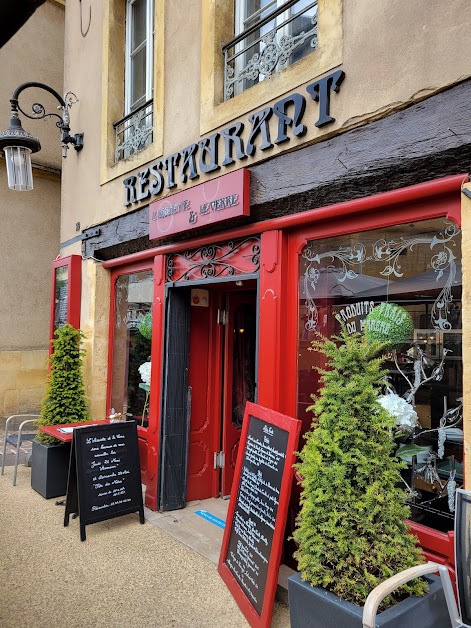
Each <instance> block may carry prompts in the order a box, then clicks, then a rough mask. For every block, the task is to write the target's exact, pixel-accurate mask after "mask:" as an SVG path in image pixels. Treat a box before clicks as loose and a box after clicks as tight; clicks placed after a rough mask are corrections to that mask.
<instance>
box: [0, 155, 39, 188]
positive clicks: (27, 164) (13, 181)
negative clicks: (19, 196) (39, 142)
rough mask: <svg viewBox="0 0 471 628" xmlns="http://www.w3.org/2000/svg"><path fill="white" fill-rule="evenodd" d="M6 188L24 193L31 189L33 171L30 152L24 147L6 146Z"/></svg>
mask: <svg viewBox="0 0 471 628" xmlns="http://www.w3.org/2000/svg"><path fill="white" fill-rule="evenodd" d="M3 150H4V151H5V160H6V162H7V177H8V187H9V188H10V189H11V190H17V191H20V192H26V191H28V190H32V189H33V169H32V167H31V150H30V149H29V148H26V146H6V147H5V148H4V149H3Z"/></svg>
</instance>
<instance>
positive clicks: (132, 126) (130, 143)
mask: <svg viewBox="0 0 471 628" xmlns="http://www.w3.org/2000/svg"><path fill="white" fill-rule="evenodd" d="M153 114H154V103H153V101H152V100H148V101H147V102H146V103H144V104H143V105H142V107H140V108H139V109H137V110H136V111H133V112H132V113H130V114H128V115H127V116H125V117H124V118H122V119H121V120H119V121H118V122H115V124H113V127H114V130H115V133H116V144H115V163H116V162H118V161H120V160H121V159H127V158H128V157H130V156H131V155H134V154H135V153H137V152H139V151H140V150H142V149H143V148H145V147H146V146H149V144H151V143H152V131H153V118H154V116H153Z"/></svg>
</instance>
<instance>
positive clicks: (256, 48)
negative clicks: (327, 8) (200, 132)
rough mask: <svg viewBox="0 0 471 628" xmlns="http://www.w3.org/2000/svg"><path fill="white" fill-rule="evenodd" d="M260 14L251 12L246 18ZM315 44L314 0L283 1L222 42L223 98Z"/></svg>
mask: <svg viewBox="0 0 471 628" xmlns="http://www.w3.org/2000/svg"><path fill="white" fill-rule="evenodd" d="M273 4H274V3H273ZM296 5H298V6H296ZM301 5H302V6H301ZM268 6H270V5H268ZM291 9H293V10H292V11H291ZM297 9H298V10H297ZM260 14H261V12H260V11H259V12H258V13H256V14H254V15H253V16H251V19H250V21H251V22H252V21H253V18H257V17H259V16H260ZM316 48H317V0H314V1H313V2H310V3H309V4H308V5H307V6H305V3H304V2H301V1H300V0H289V1H288V2H285V3H283V4H282V5H281V6H278V7H277V8H275V9H274V10H273V11H271V12H270V13H269V14H268V15H266V16H265V17H263V18H260V19H257V21H256V22H255V23H254V24H252V25H251V26H249V27H248V28H246V29H245V30H244V31H243V32H242V33H240V34H239V35H237V37H234V38H233V39H231V41H229V42H228V43H227V44H224V45H223V46H222V52H223V54H224V99H225V100H228V99H229V98H232V97H233V96H234V95H235V94H238V93H240V92H242V91H244V90H246V89H248V88H249V87H252V86H253V85H255V84H256V83H258V82H259V81H261V80H264V79H266V78H269V77H270V76H272V75H273V74H274V73H275V72H279V71H280V70H282V69H283V68H284V67H285V66H286V65H288V64H290V63H294V62H295V61H298V60H299V59H301V58H302V57H305V56H306V55H307V54H309V53H310V52H312V51H313V50H315V49H316Z"/></svg>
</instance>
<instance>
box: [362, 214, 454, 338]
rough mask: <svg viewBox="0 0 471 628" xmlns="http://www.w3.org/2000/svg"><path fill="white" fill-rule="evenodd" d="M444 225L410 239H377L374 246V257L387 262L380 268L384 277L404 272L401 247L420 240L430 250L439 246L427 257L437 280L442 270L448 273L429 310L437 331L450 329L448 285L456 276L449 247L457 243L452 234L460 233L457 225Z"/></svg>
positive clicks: (449, 291) (406, 248) (404, 249)
mask: <svg viewBox="0 0 471 628" xmlns="http://www.w3.org/2000/svg"><path fill="white" fill-rule="evenodd" d="M445 225H446V226H445V228H444V230H443V231H441V232H440V233H438V234H436V235H433V236H432V235H430V236H424V237H421V238H410V239H406V238H400V239H399V240H397V241H394V240H391V241H389V242H386V241H385V240H378V241H377V242H376V243H375V244H374V246H373V249H374V259H375V260H378V261H386V262H387V265H386V266H385V268H384V269H383V270H382V271H381V275H383V276H385V277H390V276H391V275H393V276H394V277H398V278H401V277H403V275H404V273H403V272H402V269H401V264H400V260H399V256H400V255H401V254H402V253H403V252H404V251H406V250H409V251H413V250H414V247H415V246H416V245H419V244H428V245H429V247H430V250H431V251H433V249H435V250H436V248H438V247H441V249H440V250H439V251H438V252H436V253H435V254H434V255H433V256H432V258H431V260H430V265H431V267H432V269H433V270H434V271H435V275H436V281H438V280H439V279H441V277H443V275H444V274H445V272H446V273H447V279H446V283H445V285H444V286H443V288H442V289H441V291H440V294H439V295H438V297H437V298H436V299H435V302H434V304H433V307H432V313H431V323H432V327H433V328H434V329H438V330H440V331H449V330H450V329H451V323H450V322H449V321H448V314H449V312H450V303H451V302H452V300H453V297H452V294H451V289H452V287H453V284H454V281H455V278H456V256H455V255H454V253H453V251H452V249H451V247H454V246H456V244H455V242H454V238H455V237H456V236H457V235H458V234H459V233H460V230H459V228H458V227H457V226H456V225H455V224H454V223H451V222H450V223H445Z"/></svg>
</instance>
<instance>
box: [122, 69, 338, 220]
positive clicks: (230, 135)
mask: <svg viewBox="0 0 471 628" xmlns="http://www.w3.org/2000/svg"><path fill="white" fill-rule="evenodd" d="M344 78H345V72H344V71H343V70H336V71H335V72H332V74H328V75H327V76H324V77H322V78H320V79H318V80H317V81H315V82H314V83H311V84H310V85H308V86H307V87H306V92H307V94H308V98H306V97H305V96H304V95H303V94H300V93H294V94H290V95H289V96H286V97H285V98H282V99H281V100H279V101H277V102H275V103H274V105H273V106H272V107H271V106H266V107H264V108H263V109H261V110H260V111H256V112H255V113H251V114H250V115H249V116H248V120H247V122H248V124H246V123H245V122H241V121H238V122H234V123H232V124H231V125H230V126H228V127H226V128H225V129H222V130H221V131H217V132H216V133H213V134H212V135H210V136H208V137H203V138H201V139H200V140H198V141H197V142H195V143H193V144H190V146H187V147H186V148H184V149H183V150H181V151H179V152H177V153H173V154H172V155H168V156H167V157H164V158H162V159H158V160H157V161H155V162H153V163H151V164H150V165H149V166H146V167H145V168H143V169H142V170H140V171H139V172H137V173H136V174H135V175H131V176H127V177H126V178H125V179H123V185H124V205H125V207H129V206H130V205H134V204H135V203H141V202H142V201H145V200H147V199H150V198H152V197H155V196H160V195H161V194H163V193H164V191H165V189H167V190H172V189H173V188H176V187H177V186H178V185H185V184H186V183H187V182H188V181H194V180H195V179H198V177H199V176H200V175H201V174H203V175H208V174H212V173H215V172H217V171H218V170H220V169H221V168H231V169H232V167H233V164H237V163H239V162H240V161H241V160H243V159H247V157H253V156H254V155H255V153H256V151H257V150H260V151H263V152H265V151H270V150H271V149H273V148H274V147H275V146H277V145H279V144H284V143H285V142H289V141H290V140H291V137H302V136H303V135H305V134H306V133H307V131H308V126H307V125H306V124H304V122H308V121H309V120H311V121H312V122H313V124H314V126H316V127H317V128H322V127H324V126H326V125H328V124H332V123H333V122H335V118H334V117H333V116H331V115H330V100H331V95H332V92H338V91H339V90H340V85H341V84H342V82H343V79H344ZM309 101H314V102H316V103H318V106H317V111H316V114H315V116H316V117H317V120H316V118H315V117H314V119H313V118H311V117H310V116H311V115H312V114H311V113H309V118H308V117H307V116H306V115H305V112H306V104H307V102H309ZM314 120H315V121H314ZM275 134H276V136H275ZM175 211H177V210H175ZM182 211H185V210H184V209H183V208H182Z"/></svg>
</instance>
